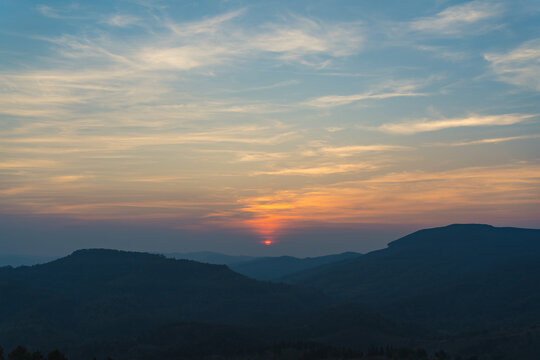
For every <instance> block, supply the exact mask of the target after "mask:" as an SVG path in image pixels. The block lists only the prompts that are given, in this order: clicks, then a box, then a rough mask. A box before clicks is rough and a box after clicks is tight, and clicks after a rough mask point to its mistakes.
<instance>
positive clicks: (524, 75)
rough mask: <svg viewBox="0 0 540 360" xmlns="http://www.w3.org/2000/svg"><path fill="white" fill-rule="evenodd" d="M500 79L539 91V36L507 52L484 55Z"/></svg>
mask: <svg viewBox="0 0 540 360" xmlns="http://www.w3.org/2000/svg"><path fill="white" fill-rule="evenodd" d="M484 58H485V59H486V60H487V61H488V62H489V63H490V66H491V70H492V71H493V73H494V74H495V75H496V76H497V78H498V79H499V80H500V81H503V82H506V83H509V84H512V85H516V86H521V87H524V88H527V89H533V90H536V91H540V38H539V39H534V40H530V41H527V42H525V43H523V44H522V45H521V46H519V47H517V48H516V49H514V50H511V51H509V52H507V53H499V54H496V53H492V54H486V55H484Z"/></svg>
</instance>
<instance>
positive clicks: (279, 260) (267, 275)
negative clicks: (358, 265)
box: [229, 252, 361, 281]
mask: <svg viewBox="0 0 540 360" xmlns="http://www.w3.org/2000/svg"><path fill="white" fill-rule="evenodd" d="M360 255H361V254H359V253H355V252H345V253H342V254H335V255H326V256H318V257H307V258H297V257H293V256H277V257H262V258H256V259H253V260H250V261H244V262H240V263H232V264H230V265H229V267H230V268H231V269H232V270H234V271H236V272H238V273H240V274H243V275H246V276H249V277H251V278H254V279H257V280H271V281H280V280H281V279H282V278H283V277H286V276H290V275H292V274H295V273H297V272H301V271H305V270H308V269H312V268H316V267H319V266H321V265H325V264H331V263H335V262H339V261H343V260H346V259H352V258H356V257H358V256H360Z"/></svg>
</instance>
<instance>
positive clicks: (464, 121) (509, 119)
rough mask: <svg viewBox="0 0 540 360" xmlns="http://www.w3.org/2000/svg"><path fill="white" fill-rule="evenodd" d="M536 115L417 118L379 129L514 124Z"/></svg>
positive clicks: (402, 131)
mask: <svg viewBox="0 0 540 360" xmlns="http://www.w3.org/2000/svg"><path fill="white" fill-rule="evenodd" d="M535 116H536V115H528V114H504V115H487V116H486V115H470V116H468V117H464V118H452V119H443V120H431V121H430V120H415V121H407V122H401V123H389V124H383V125H381V126H379V127H378V129H379V130H381V131H384V132H389V133H395V134H416V133H420V132H427V131H437V130H443V129H450V128H456V127H469V126H493V125H512V124H517V123H519V122H522V121H525V120H527V119H530V118H532V117H535Z"/></svg>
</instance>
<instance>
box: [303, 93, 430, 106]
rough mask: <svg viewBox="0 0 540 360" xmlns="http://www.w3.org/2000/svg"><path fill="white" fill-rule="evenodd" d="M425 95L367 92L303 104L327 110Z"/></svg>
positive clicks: (330, 96) (322, 97)
mask: <svg viewBox="0 0 540 360" xmlns="http://www.w3.org/2000/svg"><path fill="white" fill-rule="evenodd" d="M424 95H425V94H420V93H414V92H390V93H380V94H375V93H372V92H367V93H363V94H354V95H328V96H321V97H318V98H315V99H312V100H309V101H307V102H305V104H306V105H308V106H313V107H318V108H329V107H335V106H343V105H348V104H351V103H354V102H357V101H362V100H381V99H389V98H394V97H408V96H424Z"/></svg>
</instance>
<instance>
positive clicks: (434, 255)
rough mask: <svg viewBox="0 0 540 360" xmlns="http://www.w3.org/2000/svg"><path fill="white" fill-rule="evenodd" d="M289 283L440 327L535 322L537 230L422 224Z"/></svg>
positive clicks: (539, 310) (539, 271)
mask: <svg viewBox="0 0 540 360" xmlns="http://www.w3.org/2000/svg"><path fill="white" fill-rule="evenodd" d="M286 281H287V282H289V283H294V284H302V285H305V286H311V287H315V288H319V289H321V290H324V291H325V292H326V293H327V294H331V295H333V296H338V297H340V298H341V299H343V301H354V302H359V303H363V304H365V305H367V306H369V307H371V308H372V309H375V310H377V311H380V312H382V313H383V314H384V315H387V316H389V317H390V318H393V319H397V320H400V321H410V322H414V323H418V324H422V325H427V326H430V327H432V328H434V329H438V330H445V331H465V330H478V329H486V328H494V327H497V326H503V327H505V328H507V327H521V326H525V327H526V326H537V325H539V324H540V230H533V229H518V228H497V227H493V226H489V225H476V224H466V225H459V224H457V225H450V226H446V227H441V228H433V229H425V230H420V231H417V232H415V233H413V234H410V235H407V236H405V237H403V238H401V239H399V240H396V241H394V242H392V243H390V244H389V246H388V247H387V248H385V249H382V250H378V251H374V252H371V253H369V254H366V255H363V256H361V257H359V258H356V259H351V260H347V261H342V262H339V263H334V264H329V265H325V266H321V267H318V268H315V269H310V270H307V271H305V272H302V273H297V274H294V275H292V276H290V277H288V278H286Z"/></svg>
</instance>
